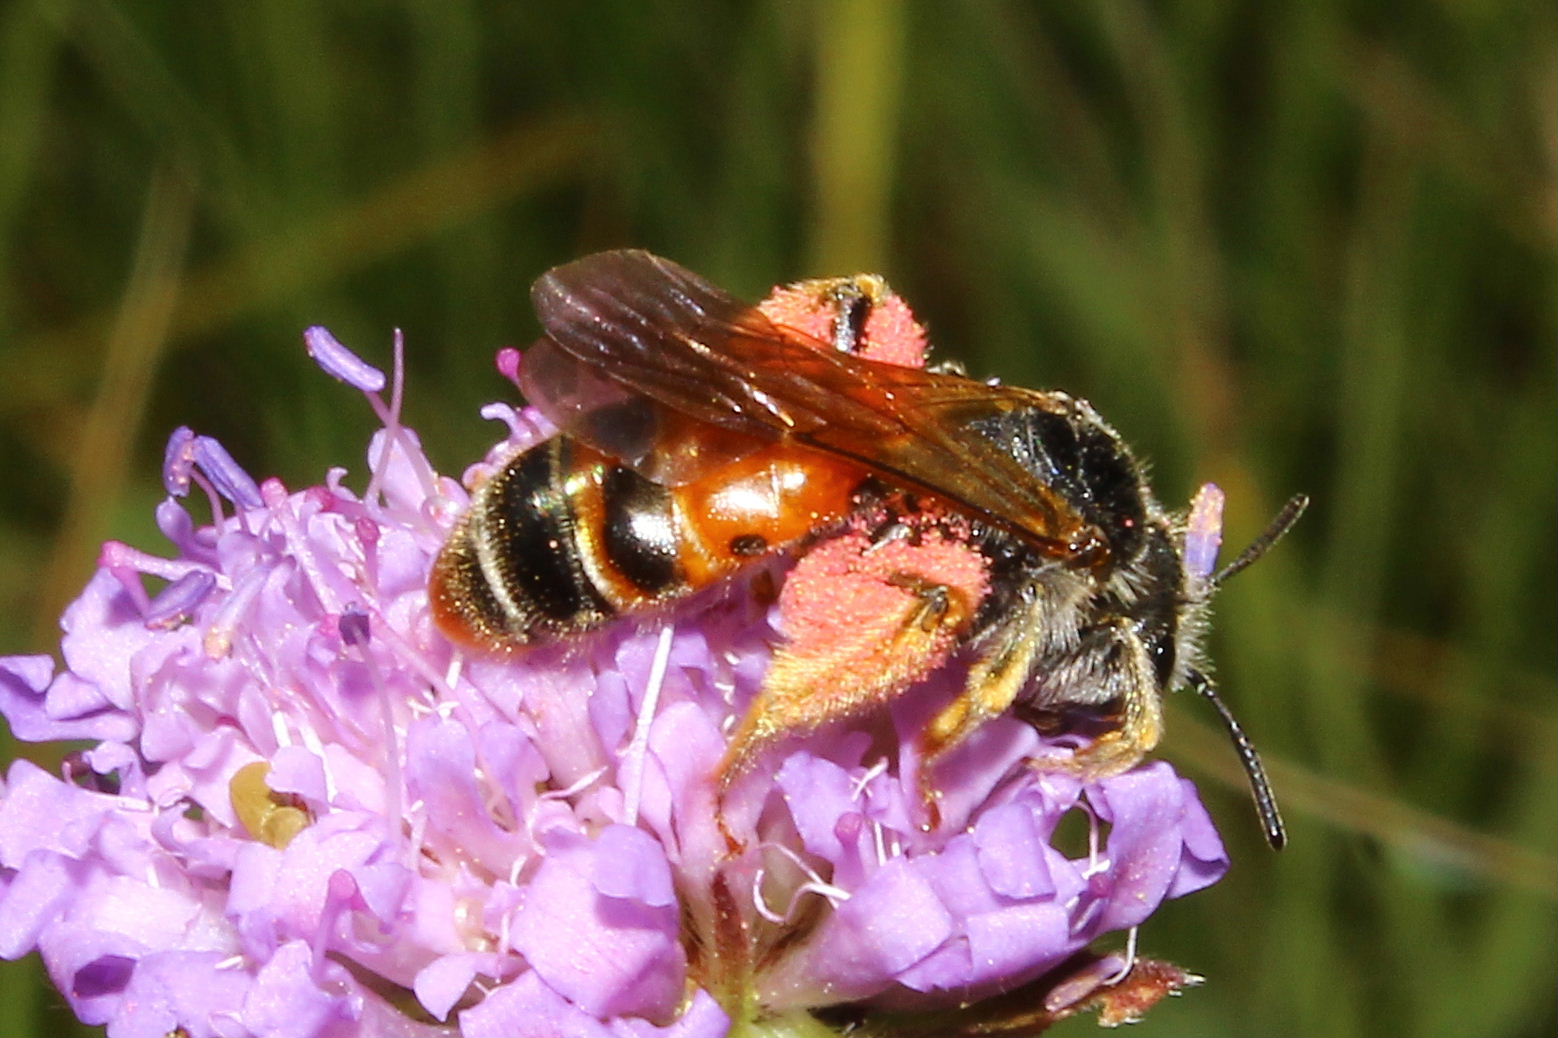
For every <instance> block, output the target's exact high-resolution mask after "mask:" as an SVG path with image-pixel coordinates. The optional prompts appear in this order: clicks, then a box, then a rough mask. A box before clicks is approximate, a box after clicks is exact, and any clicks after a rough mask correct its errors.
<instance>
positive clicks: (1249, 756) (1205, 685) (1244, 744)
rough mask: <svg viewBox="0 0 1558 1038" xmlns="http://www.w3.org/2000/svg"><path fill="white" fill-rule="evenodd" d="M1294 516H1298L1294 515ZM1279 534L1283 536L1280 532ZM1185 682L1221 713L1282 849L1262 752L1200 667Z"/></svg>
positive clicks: (1270, 838) (1274, 843) (1263, 823)
mask: <svg viewBox="0 0 1558 1038" xmlns="http://www.w3.org/2000/svg"><path fill="white" fill-rule="evenodd" d="M1295 500H1296V499H1295ZM1289 510H1291V503H1290V507H1289V509H1284V514H1286V513H1287V511H1289ZM1298 511H1303V505H1302V504H1300V505H1299V506H1298ZM1293 518H1295V519H1296V518H1298V517H1297V515H1294V517H1293ZM1273 525H1274V526H1275V525H1276V524H1273ZM1287 525H1288V526H1291V525H1293V524H1292V520H1289V521H1288V523H1287ZM1277 536H1281V534H1280V532H1279V533H1278V535H1277ZM1273 539H1274V538H1273ZM1245 554H1249V553H1248V552H1246V553H1245ZM1240 557H1241V558H1242V557H1243V556H1240ZM1229 568H1232V567H1229ZM1185 681H1186V682H1187V683H1188V684H1189V685H1190V687H1191V688H1193V689H1195V691H1196V692H1197V693H1198V694H1199V695H1201V696H1204V697H1205V698H1207V699H1209V700H1211V702H1212V706H1213V707H1214V708H1215V709H1216V710H1217V714H1218V716H1219V717H1221V718H1222V719H1223V727H1224V728H1225V729H1227V731H1228V735H1229V737H1230V738H1231V739H1233V748H1234V749H1235V750H1237V751H1238V753H1239V762H1240V763H1241V764H1243V765H1244V774H1245V775H1246V776H1248V777H1249V780H1250V793H1251V795H1253V796H1254V797H1255V813H1256V814H1258V815H1260V827H1261V829H1263V830H1264V831H1265V833H1266V842H1267V843H1269V844H1271V849H1272V850H1274V851H1280V850H1281V849H1282V848H1283V847H1285V846H1286V845H1287V842H1288V834H1287V829H1286V828H1285V827H1284V826H1283V824H1282V812H1281V811H1279V810H1277V794H1276V793H1275V792H1273V791H1272V788H1271V780H1269V779H1268V778H1266V769H1265V768H1264V767H1262V766H1261V762H1260V754H1258V753H1256V752H1255V744H1254V743H1252V742H1250V737H1249V736H1248V735H1246V734H1244V729H1243V728H1242V727H1240V725H1239V722H1238V720H1237V719H1236V718H1235V717H1234V716H1233V711H1232V710H1229V709H1228V704H1227V703H1224V702H1223V701H1222V698H1221V697H1220V696H1218V694H1217V688H1216V686H1214V685H1213V684H1212V679H1211V678H1209V677H1207V676H1206V675H1205V674H1203V673H1201V672H1200V671H1199V670H1191V671H1189V672H1188V673H1186V674H1185Z"/></svg>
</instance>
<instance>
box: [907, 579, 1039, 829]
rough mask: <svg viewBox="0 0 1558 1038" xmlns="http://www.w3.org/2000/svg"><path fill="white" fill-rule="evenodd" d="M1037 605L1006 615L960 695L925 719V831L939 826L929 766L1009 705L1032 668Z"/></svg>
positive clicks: (922, 755)
mask: <svg viewBox="0 0 1558 1038" xmlns="http://www.w3.org/2000/svg"><path fill="white" fill-rule="evenodd" d="M1039 610H1040V606H1039V604H1038V603H1034V604H1032V605H1031V606H1029V607H1028V608H1027V609H1025V610H1020V611H1018V612H1016V613H1014V614H1013V615H1012V616H1011V617H1009V618H1008V619H1007V620H1006V621H1005V622H1004V624H1003V625H1002V627H1001V629H1000V631H999V632H997V633H996V635H995V637H994V638H993V639H992V641H991V642H990V643H989V644H988V645H987V646H986V648H985V649H984V651H983V652H982V653H981V655H980V656H979V657H978V658H977V659H976V660H974V663H973V665H972V666H971V667H970V668H969V672H968V679H967V681H966V682H965V683H964V686H963V691H962V693H961V694H960V695H959V696H958V697H957V698H956V699H954V700H953V701H952V702H950V703H948V704H947V705H946V706H945V707H944V708H943V709H942V710H941V712H940V713H938V714H937V715H936V716H935V717H933V718H931V721H930V723H929V724H928V725H926V727H925V731H924V732H923V734H922V735H921V736H920V797H921V800H922V801H923V803H924V805H925V809H926V813H927V815H928V817H929V819H930V823H929V825H928V826H927V827H926V828H927V831H929V830H930V829H934V828H936V827H937V826H938V825H939V824H940V814H941V812H940V810H939V809H938V808H937V806H936V801H937V800H938V799H939V798H940V795H941V794H940V792H939V791H938V790H937V789H936V787H935V785H934V783H933V782H932V781H931V775H930V768H931V765H932V764H934V763H935V762H936V761H937V760H938V759H939V758H940V757H942V756H943V755H945V754H946V753H947V752H949V751H950V750H952V749H953V748H954V747H956V746H957V745H958V744H959V743H961V742H962V741H963V740H964V739H966V738H967V737H968V736H969V735H971V734H972V733H973V732H974V731H976V730H977V729H978V728H979V726H980V725H982V724H984V723H985V722H986V721H988V720H990V719H991V718H994V717H999V716H1001V715H1002V714H1004V713H1006V712H1007V711H1008V710H1009V709H1011V706H1012V703H1013V702H1014V701H1015V700H1016V698H1017V694H1018V693H1019V692H1020V691H1022V688H1023V685H1025V684H1026V683H1027V680H1028V676H1029V674H1030V673H1031V672H1032V670H1033V663H1034V657H1035V656H1036V655H1037V653H1038V650H1039V641H1038V639H1037V638H1036V637H1034V636H1033V632H1034V631H1036V630H1038V628H1037V626H1036V622H1037V615H1038V613H1039Z"/></svg>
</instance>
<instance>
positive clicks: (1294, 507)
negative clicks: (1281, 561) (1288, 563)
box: [1207, 494, 1309, 588]
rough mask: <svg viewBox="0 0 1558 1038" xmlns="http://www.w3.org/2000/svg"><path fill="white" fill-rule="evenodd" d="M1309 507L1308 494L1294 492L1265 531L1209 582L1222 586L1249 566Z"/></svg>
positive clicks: (1290, 527)
mask: <svg viewBox="0 0 1558 1038" xmlns="http://www.w3.org/2000/svg"><path fill="white" fill-rule="evenodd" d="M1308 507H1309V495H1308V494H1294V495H1293V496H1292V497H1290V498H1288V503H1287V504H1285V505H1283V506H1282V511H1280V512H1278V513H1277V515H1276V518H1274V519H1272V520H1271V523H1270V524H1269V525H1267V527H1266V529H1265V531H1264V532H1263V533H1262V534H1261V535H1260V536H1259V537H1257V538H1255V540H1253V541H1251V542H1250V546H1249V547H1248V548H1245V549H1244V550H1243V551H1241V552H1240V553H1239V557H1238V558H1236V559H1234V560H1233V561H1232V562H1230V563H1228V565H1226V566H1224V567H1223V568H1222V569H1220V570H1218V571H1217V572H1216V574H1214V575H1213V577H1212V579H1211V580H1209V581H1208V582H1207V583H1209V584H1210V585H1211V586H1212V587H1214V588H1216V587H1221V586H1222V584H1223V582H1224V581H1226V580H1227V579H1228V578H1229V577H1231V576H1233V575H1234V574H1235V573H1238V572H1239V571H1240V570H1243V569H1246V568H1247V567H1249V565H1250V564H1251V563H1252V562H1254V561H1255V560H1256V559H1259V558H1260V557H1261V556H1262V555H1264V554H1266V553H1267V552H1268V551H1270V550H1271V548H1272V545H1274V544H1276V543H1277V542H1278V541H1280V540H1281V539H1282V537H1283V535H1284V534H1286V533H1287V532H1288V531H1289V530H1291V529H1292V528H1293V524H1294V523H1296V522H1298V517H1299V516H1301V515H1303V514H1304V509H1306V508H1308Z"/></svg>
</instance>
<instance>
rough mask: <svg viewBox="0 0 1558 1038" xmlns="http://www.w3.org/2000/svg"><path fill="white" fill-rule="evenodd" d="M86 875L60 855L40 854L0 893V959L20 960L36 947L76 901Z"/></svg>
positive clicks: (74, 863)
mask: <svg viewBox="0 0 1558 1038" xmlns="http://www.w3.org/2000/svg"><path fill="white" fill-rule="evenodd" d="M83 871H85V870H84V869H82V868H81V866H80V865H79V864H78V863H76V862H73V861H71V860H70V859H68V858H65V857H63V856H61V855H58V854H52V853H48V852H39V853H38V854H36V855H34V856H33V857H32V858H30V859H29V860H28V862H27V867H26V868H24V869H22V870H21V871H20V872H18V873H17V874H16V876H15V877H14V878H13V879H12V880H11V882H10V884H9V885H8V886H7V887H6V888H5V890H4V892H3V893H0V957H3V958H6V959H19V958H21V957H22V956H23V955H26V954H27V953H28V952H29V951H31V950H32V949H33V948H35V947H36V946H37V944H38V936H39V934H41V933H42V932H43V929H44V927H45V926H47V925H48V924H49V923H51V922H53V921H54V920H56V919H58V918H59V917H60V916H61V915H63V914H64V912H65V911H66V910H67V909H68V908H69V906H70V904H71V902H72V901H73V900H74V898H75V896H76V893H77V891H78V889H79V887H80V884H81V873H82V872H83Z"/></svg>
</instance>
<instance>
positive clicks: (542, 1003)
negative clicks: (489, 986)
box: [460, 970, 612, 1038]
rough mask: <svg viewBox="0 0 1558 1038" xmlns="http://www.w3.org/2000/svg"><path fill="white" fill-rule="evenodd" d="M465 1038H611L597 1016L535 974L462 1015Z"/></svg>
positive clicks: (514, 983) (508, 985) (462, 1031)
mask: <svg viewBox="0 0 1558 1038" xmlns="http://www.w3.org/2000/svg"><path fill="white" fill-rule="evenodd" d="M460 1034H461V1036H462V1038H561V1036H565V1035H566V1036H568V1038H612V1034H611V1031H610V1030H609V1029H608V1028H607V1027H606V1025H605V1024H603V1023H602V1022H601V1021H600V1019H599V1018H598V1017H596V1016H595V1015H593V1014H591V1013H588V1012H585V1011H584V1010H582V1009H580V1008H579V1007H578V1006H576V1005H574V1004H573V1003H571V1002H569V1001H568V1000H567V999H566V998H564V997H563V996H562V995H560V994H558V993H557V992H556V991H553V990H552V989H551V988H550V987H548V986H547V985H546V982H545V981H544V980H542V979H541V977H540V975H539V974H538V973H536V972H535V971H534V970H532V971H531V972H529V973H526V974H524V975H522V976H521V977H519V978H518V979H517V980H514V981H511V982H509V983H507V984H505V985H503V986H502V987H501V988H498V989H497V990H496V991H494V992H493V993H492V994H490V995H488V996H487V997H486V998H484V999H482V1001H481V1003H480V1004H479V1005H476V1006H473V1007H471V1008H470V1009H467V1010H465V1011H464V1012H463V1013H461V1014H460Z"/></svg>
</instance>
